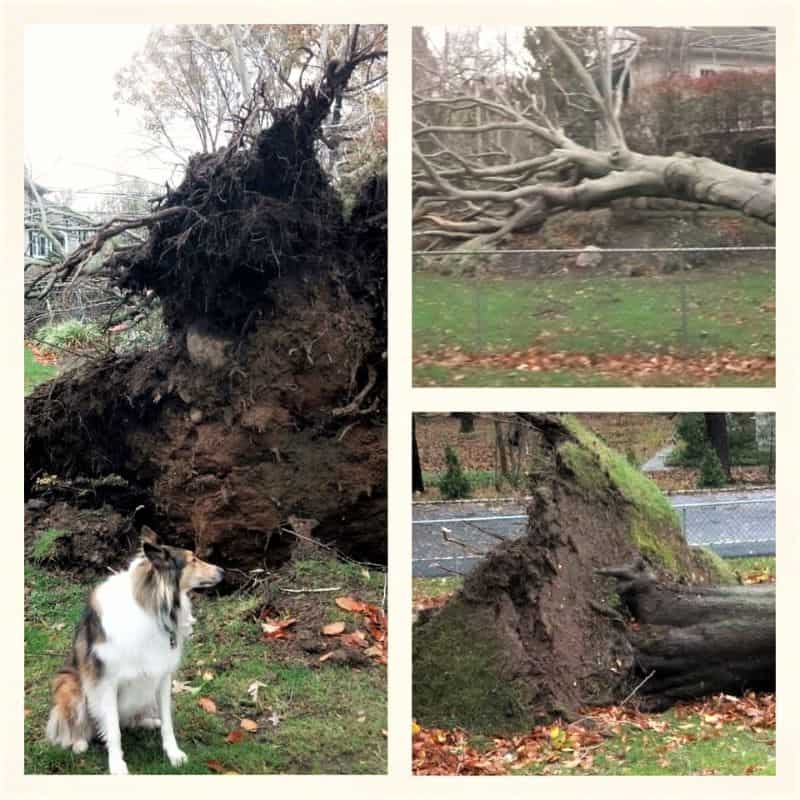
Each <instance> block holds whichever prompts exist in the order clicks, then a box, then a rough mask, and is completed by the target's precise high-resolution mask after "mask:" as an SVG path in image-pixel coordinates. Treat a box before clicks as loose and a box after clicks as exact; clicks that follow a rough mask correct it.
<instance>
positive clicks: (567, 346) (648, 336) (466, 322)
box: [414, 265, 775, 386]
mask: <svg viewBox="0 0 800 800" xmlns="http://www.w3.org/2000/svg"><path fill="white" fill-rule="evenodd" d="M683 281H685V282H686V284H687V292H686V294H687V298H688V325H687V330H688V352H687V355H692V356H698V355H701V356H702V355H705V354H708V355H709V356H710V355H711V354H712V353H715V352H734V353H736V354H738V355H739V356H742V357H752V356H771V355H773V354H774V352H775V316H774V313H773V312H771V311H769V310H764V309H765V308H766V309H769V308H772V307H774V305H773V304H774V298H775V277H774V270H773V269H772V267H771V266H762V265H752V266H751V267H750V268H749V269H747V270H744V269H742V270H738V271H736V272H730V273H728V274H726V275H724V276H720V275H719V274H715V273H708V272H706V273H702V272H701V273H693V274H690V275H687V276H685V277H683V276H680V275H659V276H654V277H641V278H626V277H619V278H603V277H600V278H585V277H573V276H568V277H562V278H552V277H537V278H536V279H531V280H520V279H507V280H496V279H495V280H489V279H484V280H483V281H482V282H481V283H480V291H479V292H477V291H476V283H475V281H474V280H468V279H462V278H459V277H456V276H447V277H443V276H440V275H436V274H429V273H416V274H415V275H414V352H415V354H424V353H439V352H463V353H475V354H479V353H492V352H513V351H523V350H528V349H529V348H533V347H540V348H542V349H543V350H545V351H547V352H553V353H558V352H564V353H579V354H584V355H587V356H592V357H597V356H600V357H602V356H604V355H608V356H613V355H617V356H618V355H622V354H638V355H643V356H648V357H649V356H655V355H662V354H672V355H675V354H679V353H681V352H682V322H681V283H682V282H683ZM478 307H480V320H478V311H477V309H478ZM414 381H415V384H416V385H418V386H425V385H443V384H454V383H455V384H460V385H471V386H570V385H573V386H574V385H576V383H577V384H580V385H581V386H613V385H617V386H618V385H620V379H619V378H610V377H602V376H598V375H596V374H593V373H592V371H591V370H587V371H586V373H583V372H581V373H580V374H579V375H576V374H575V373H574V372H570V371H568V370H566V369H565V370H563V371H557V370H555V369H553V370H543V371H541V372H534V373H530V372H524V371H521V372H516V371H514V370H512V369H509V370H502V369H489V368H486V369H480V368H477V369H476V368H469V367H466V368H462V367H458V368H454V369H450V368H448V367H446V366H445V365H444V364H443V365H442V366H441V367H439V366H437V365H433V366H431V365H425V366H418V367H417V368H416V369H415V373H414ZM623 382H624V381H623ZM640 382H641V383H644V384H646V385H654V386H658V385H671V386H674V385H680V380H678V381H676V377H675V376H674V375H672V376H667V377H665V378H659V376H658V375H657V374H654V375H649V376H648V377H647V378H646V379H645V380H644V381H640ZM688 382H689V383H692V382H694V383H696V379H694V380H693V381H692V380H689V381H688ZM759 382H762V383H765V385H769V384H771V383H772V382H773V378H772V376H769V377H768V378H758V379H757V380H755V381H754V379H753V378H748V376H747V375H743V376H742V375H731V376H730V377H729V378H728V377H725V376H723V377H722V378H721V379H720V380H719V382H718V384H719V385H723V386H736V385H759Z"/></svg>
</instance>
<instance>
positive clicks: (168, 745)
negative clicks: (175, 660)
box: [158, 674, 186, 767]
mask: <svg viewBox="0 0 800 800" xmlns="http://www.w3.org/2000/svg"><path fill="white" fill-rule="evenodd" d="M158 711H159V716H160V717H161V744H162V746H163V748H164V752H165V753H166V754H167V758H168V759H169V763H170V764H172V766H173V767H179V766H180V765H181V764H185V763H186V753H184V752H183V750H181V749H180V748H179V747H178V743H177V742H176V741H175V731H174V730H173V729H172V675H171V674H169V675H165V676H164V677H163V678H162V679H161V683H160V684H159V686H158Z"/></svg>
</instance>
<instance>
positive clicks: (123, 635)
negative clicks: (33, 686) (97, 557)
mask: <svg viewBox="0 0 800 800" xmlns="http://www.w3.org/2000/svg"><path fill="white" fill-rule="evenodd" d="M222 577H223V570H222V569H221V568H220V567H215V566H214V565H213V564H207V563H205V562H204V561H201V560H200V559H198V558H196V557H195V555H194V553H192V552H191V551H190V550H181V549H179V548H177V547H167V546H165V545H162V544H161V543H160V542H159V540H158V536H157V535H156V534H155V533H154V532H153V531H152V530H151V529H150V528H148V527H146V526H145V527H143V528H142V551H141V553H140V554H139V555H138V556H137V557H136V558H135V559H134V560H133V561H132V562H131V564H130V566H129V567H128V569H127V570H125V571H124V572H118V573H115V574H114V575H112V576H111V577H110V578H108V579H107V580H106V581H104V582H103V583H101V584H100V585H99V586H98V587H97V588H96V589H94V591H93V592H92V594H91V595H90V596H89V601H88V604H87V606H86V610H85V611H84V614H83V617H82V618H81V621H80V622H79V623H78V627H77V629H76V631H75V638H74V639H73V643H72V650H71V652H70V654H69V656H68V658H67V663H66V665H65V666H64V668H63V669H61V670H60V671H59V672H58V674H57V675H56V677H55V679H54V681H53V708H52V710H51V711H50V719H49V720H48V723H47V738H48V739H49V740H50V741H51V742H52V743H53V744H58V745H61V746H62V747H67V748H72V750H73V752H75V753H82V752H84V751H85V750H86V748H87V747H88V746H89V742H90V741H91V740H92V738H93V737H94V736H95V735H98V736H100V737H101V738H102V739H103V740H104V741H105V744H106V749H107V750H108V769H109V772H110V773H111V774H112V775H127V773H128V767H127V765H126V764H125V759H124V757H123V754H122V744H121V737H120V727H136V726H138V727H144V728H159V727H160V728H161V742H162V745H163V747H164V752H165V753H166V756H167V758H168V759H169V761H170V764H172V766H173V767H177V766H180V765H181V764H184V763H185V762H186V754H185V753H184V752H183V751H182V750H181V749H180V748H179V747H178V743H177V742H176V741H175V732H174V731H173V728H172V697H171V693H172V675H173V673H174V672H175V670H176V669H177V668H178V664H179V663H180V660H181V651H182V649H183V643H184V641H185V640H186V639H187V638H188V637H189V636H190V635H191V631H192V623H193V622H194V621H195V620H194V617H193V616H192V609H191V604H190V601H189V595H188V593H189V591H190V590H192V589H200V588H204V587H207V586H214V585H215V584H217V583H219V582H220V581H221V580H222Z"/></svg>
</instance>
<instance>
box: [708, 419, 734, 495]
mask: <svg viewBox="0 0 800 800" xmlns="http://www.w3.org/2000/svg"><path fill="white" fill-rule="evenodd" d="M704 417H705V422H706V435H707V436H708V441H709V442H710V443H711V446H712V447H713V448H714V450H715V451H716V453H717V455H718V456H719V463H720V464H722V468H723V469H724V470H725V476H726V477H727V479H728V480H729V481H730V479H731V456H730V448H729V446H728V418H727V415H725V414H705V415H704Z"/></svg>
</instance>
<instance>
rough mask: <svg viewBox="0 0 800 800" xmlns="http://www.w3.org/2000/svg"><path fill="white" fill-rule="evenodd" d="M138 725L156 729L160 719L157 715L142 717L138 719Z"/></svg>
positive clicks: (159, 724)
mask: <svg viewBox="0 0 800 800" xmlns="http://www.w3.org/2000/svg"><path fill="white" fill-rule="evenodd" d="M139 727H140V728H145V729H147V730H151V731H152V730H156V729H157V728H160V727H161V720H160V719H159V718H158V717H142V718H141V719H140V720H139Z"/></svg>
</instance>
